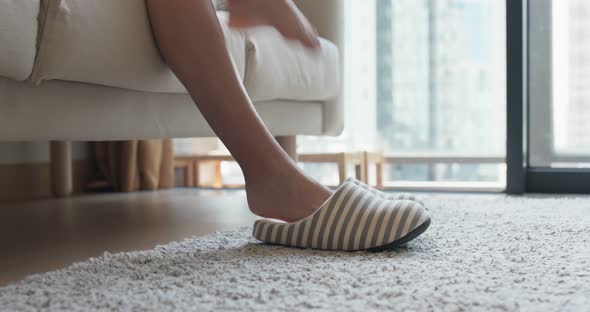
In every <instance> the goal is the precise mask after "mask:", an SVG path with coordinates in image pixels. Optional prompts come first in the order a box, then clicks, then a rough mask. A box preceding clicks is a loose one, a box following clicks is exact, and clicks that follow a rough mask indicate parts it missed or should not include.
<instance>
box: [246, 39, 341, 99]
mask: <svg viewBox="0 0 590 312" xmlns="http://www.w3.org/2000/svg"><path fill="white" fill-rule="evenodd" d="M320 41H321V49H319V50H317V51H313V50H310V49H308V48H306V47H304V46H302V45H301V44H300V43H298V42H294V41H290V40H285V39H284V38H283V37H282V35H281V34H280V33H279V32H278V31H276V30H275V29H273V28H270V27H257V28H253V29H251V30H248V31H247V32H246V49H247V52H246V56H247V61H246V62H247V64H246V76H245V78H244V84H245V86H246V90H248V94H249V95H250V97H251V98H252V100H253V101H266V100H278V99H286V100H299V101H316V100H326V99H331V98H334V97H336V96H337V95H338V93H339V88H340V71H339V68H340V65H339V57H338V48H336V46H335V45H334V44H333V43H331V42H329V41H327V40H325V39H321V40H320Z"/></svg>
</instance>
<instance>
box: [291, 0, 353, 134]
mask: <svg viewBox="0 0 590 312" xmlns="http://www.w3.org/2000/svg"><path fill="white" fill-rule="evenodd" d="M295 2H296V4H297V6H298V7H299V9H300V10H301V11H302V12H303V14H304V15H305V16H306V17H307V18H308V19H309V21H310V22H311V23H312V24H313V25H314V26H315V27H316V28H317V30H318V32H319V34H320V36H321V37H323V38H326V39H328V40H330V41H332V42H333V43H335V44H336V46H337V47H338V49H339V50H340V77H336V78H337V79H339V81H341V82H342V68H343V67H342V64H343V63H342V59H343V58H342V51H343V48H344V36H343V30H344V1H342V0H296V1H295ZM340 94H342V92H340ZM343 128H344V105H343V102H342V97H341V96H340V97H338V98H337V99H334V100H330V101H327V102H326V103H325V104H324V135H333V136H336V135H339V134H340V133H342V130H343Z"/></svg>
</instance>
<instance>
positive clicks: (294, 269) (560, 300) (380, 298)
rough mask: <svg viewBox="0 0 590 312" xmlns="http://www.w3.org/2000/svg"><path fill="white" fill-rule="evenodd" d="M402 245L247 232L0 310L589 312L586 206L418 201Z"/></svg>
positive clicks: (122, 259) (169, 252) (83, 272)
mask: <svg viewBox="0 0 590 312" xmlns="http://www.w3.org/2000/svg"><path fill="white" fill-rule="evenodd" d="M426 202H427V205H428V206H429V208H430V211H431V214H432V225H431V228H430V229H429V230H428V231H427V232H426V233H425V234H424V235H423V236H421V237H419V238H418V239H416V240H414V241H413V242H411V243H409V244H408V245H407V246H406V247H404V248H399V249H396V250H390V251H385V252H381V253H366V252H358V253H336V252H320V251H311V250H299V249H289V248H283V247H277V246H267V245H262V244H259V243H257V242H256V241H254V240H253V239H251V238H250V228H242V229H239V230H237V231H234V232H226V233H218V234H214V235H211V236H207V237H203V238H192V239H188V240H185V241H182V242H175V243H171V244H169V245H166V246H161V247H157V248H155V249H154V250H150V251H144V252H133V253H122V254H114V255H113V254H105V255H104V256H103V257H100V258H97V259H90V260H88V261H86V262H83V263H78V264H76V265H73V266H71V267H70V268H68V269H65V270H61V271H56V272H51V273H47V274H42V275H36V276H32V277H29V278H27V279H25V280H23V281H21V282H19V283H16V284H13V285H11V286H8V287H5V288H1V289H0V309H1V310H18V311H20V310H25V311H26V310H31V311H33V310H38V309H41V310H156V311H166V310H197V311H221V310H236V311H237V310H240V311H263V310H290V311H299V310H306V309H317V310H333V311H361V310H364V311H369V310H374V311H384V310H400V311H402V310H403V311H408V310H411V311H424V310H444V311H463V310H467V311H471V310H498V311H509V310H525V311H590V199H589V198H588V197H580V198H565V197H562V198H531V197H528V198H524V197H522V198H519V197H514V198H511V197H505V196H461V197H460V196H451V197H449V196H443V197H440V196H436V197H428V198H426Z"/></svg>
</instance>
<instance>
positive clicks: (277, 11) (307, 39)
mask: <svg viewBox="0 0 590 312" xmlns="http://www.w3.org/2000/svg"><path fill="white" fill-rule="evenodd" d="M318 1H321V0H318ZM228 3H229V12H230V21H229V23H230V26H232V27H237V28H243V27H252V26H258V25H270V26H273V27H274V28H276V29H277V30H278V31H279V32H280V33H281V34H282V35H283V36H284V37H285V38H289V39H294V40H298V41H300V42H301V43H302V44H303V45H305V46H306V47H309V48H318V47H319V45H320V41H319V39H318V34H317V31H316V30H315V28H314V27H313V26H312V25H311V23H310V22H309V21H308V20H307V18H306V17H305V16H304V15H303V13H301V11H299V9H298V8H297V6H296V5H295V3H293V1H292V0H228Z"/></svg>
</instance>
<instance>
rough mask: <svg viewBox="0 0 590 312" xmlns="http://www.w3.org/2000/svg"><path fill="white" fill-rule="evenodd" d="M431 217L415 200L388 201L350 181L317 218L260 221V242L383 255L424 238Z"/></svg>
mask: <svg viewBox="0 0 590 312" xmlns="http://www.w3.org/2000/svg"><path fill="white" fill-rule="evenodd" d="M429 225H430V216H428V213H427V212H426V210H425V209H424V207H422V205H420V204H419V203H417V202H415V201H410V200H387V199H384V198H381V197H378V196H375V195H374V194H373V193H372V192H369V191H367V190H366V189H365V188H363V187H361V186H359V185H358V184H356V183H352V182H344V183H343V184H342V185H340V186H339V187H338V189H337V190H336V191H335V192H334V193H333V194H332V196H330V198H328V200H327V201H326V202H325V203H324V204H323V205H322V206H321V207H320V208H319V209H318V210H317V211H316V212H314V213H313V214H312V215H310V216H309V217H307V218H305V219H302V220H300V221H297V222H294V223H284V222H276V221H271V220H258V221H256V222H255V223H254V229H253V236H254V238H256V239H258V240H260V241H263V242H267V243H271V244H277V245H283V246H289V247H299V248H312V249H321V250H342V251H357V250H380V249H386V248H390V247H395V246H399V245H402V244H405V243H406V242H408V241H410V240H412V239H414V238H416V237H417V236H418V235H420V234H422V233H423V232H424V231H426V229H427V228H428V226H429Z"/></svg>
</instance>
